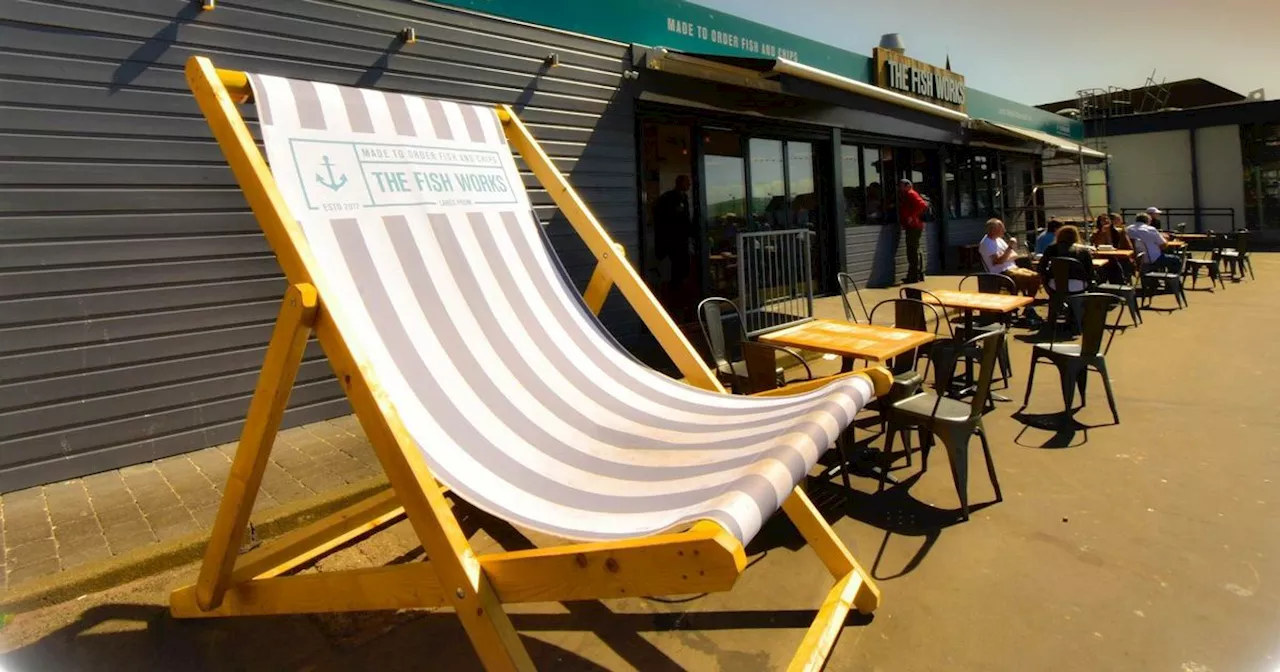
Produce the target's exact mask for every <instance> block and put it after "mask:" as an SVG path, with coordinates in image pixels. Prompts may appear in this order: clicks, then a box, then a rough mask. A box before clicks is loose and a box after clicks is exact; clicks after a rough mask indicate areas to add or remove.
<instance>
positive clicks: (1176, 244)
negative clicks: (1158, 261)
mask: <svg viewBox="0 0 1280 672" xmlns="http://www.w3.org/2000/svg"><path fill="white" fill-rule="evenodd" d="M1164 246H1165V249H1168V248H1173V249H1178V248H1182V247H1186V246H1187V241H1185V240H1170V241H1167V242H1166V243H1165V244H1164Z"/></svg>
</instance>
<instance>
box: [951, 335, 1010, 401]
mask: <svg viewBox="0 0 1280 672" xmlns="http://www.w3.org/2000/svg"><path fill="white" fill-rule="evenodd" d="M1007 333H1008V331H1007V330H1005V329H999V330H997V331H992V332H988V333H985V334H982V335H981V336H974V337H973V338H971V339H969V340H968V341H965V343H964V345H963V346H962V347H961V352H964V351H966V350H968V349H970V348H973V347H978V346H981V347H982V358H981V359H980V360H979V361H980V362H981V364H980V365H979V367H978V387H977V389H975V390H974V391H973V399H971V400H970V401H969V419H970V420H977V419H978V418H981V417H982V413H983V411H984V410H985V409H986V407H987V400H988V399H989V398H990V397H991V379H992V378H993V377H994V376H995V369H996V355H998V354H999V352H1000V346H1001V345H1002V344H1003V343H1004V339H1005V335H1006V334H1007ZM937 412H938V411H937V408H936V407H935V408H934V413H935V414H936V413H937Z"/></svg>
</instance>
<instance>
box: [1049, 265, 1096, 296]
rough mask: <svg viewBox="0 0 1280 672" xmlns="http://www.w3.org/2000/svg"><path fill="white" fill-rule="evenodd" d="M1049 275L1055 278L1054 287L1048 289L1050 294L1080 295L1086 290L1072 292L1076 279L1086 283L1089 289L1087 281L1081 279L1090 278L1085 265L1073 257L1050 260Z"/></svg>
mask: <svg viewBox="0 0 1280 672" xmlns="http://www.w3.org/2000/svg"><path fill="white" fill-rule="evenodd" d="M1049 275H1051V276H1053V287H1048V288H1047V289H1048V290H1049V293H1050V294H1059V295H1062V294H1079V293H1080V292H1082V291H1084V290H1078V291H1075V292H1073V291H1071V280H1073V279H1075V280H1077V281H1080V282H1084V284H1085V286H1086V287H1087V286H1088V285H1089V283H1088V282H1087V281H1083V280H1080V278H1087V277H1089V274H1088V272H1087V271H1086V269H1085V267H1084V264H1082V263H1080V260H1079V259H1075V258H1073V257H1054V258H1052V259H1050V260H1049Z"/></svg>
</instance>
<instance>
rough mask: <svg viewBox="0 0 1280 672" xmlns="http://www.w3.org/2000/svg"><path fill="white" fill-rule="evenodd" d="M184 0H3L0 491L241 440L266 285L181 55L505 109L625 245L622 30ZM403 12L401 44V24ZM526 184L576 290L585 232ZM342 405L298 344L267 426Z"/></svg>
mask: <svg viewBox="0 0 1280 672" xmlns="http://www.w3.org/2000/svg"><path fill="white" fill-rule="evenodd" d="M199 4H200V3H198V2H193V1H192V0H100V1H97V2H92V3H91V2H88V1H87V0H86V1H85V2H59V1H57V0H43V1H41V2H34V1H27V0H5V1H4V3H3V7H4V9H3V11H2V12H0V492H3V491H8V490H13V489H16V488H21V487H25V486H28V485H32V484H36V483H41V482H48V481H52V480H59V479H63V478H69V477H73V476H76V475H80V474H85V473H91V472H95V471H100V470H103V469H106V468H111V467H117V466H120V465H124V464H130V463H135V462H140V461H145V460H151V459H155V458H159V457H163V456H166V455H171V454H174V453H178V452H182V451H187V450H193V449H196V448H200V447H204V446H207V445H211V444H215V443H220V442H225V441H229V440H233V439H234V438H235V437H236V435H237V434H238V431H239V425H240V418H241V417H242V416H243V414H244V412H245V409H246V408H247V405H248V398H249V395H250V393H251V391H252V388H253V385H254V382H255V379H256V373H257V368H258V366H259V365H260V363H261V360H262V356H263V352H264V347H265V344H266V341H267V339H268V336H269V333H270V330H271V323H272V321H273V319H274V316H275V313H276V308H277V302H278V301H279V297H280V296H281V295H282V293H283V291H284V282H283V279H282V278H281V275H280V270H279V267H278V266H277V264H276V262H275V259H274V257H273V256H272V255H271V253H270V251H269V250H268V249H267V246H266V244H265V241H264V239H263V238H262V236H261V234H260V233H259V230H258V227H257V224H256V223H255V221H254V219H253V217H252V216H251V215H250V214H249V213H248V211H247V208H246V206H245V202H244V199H243V197H242V195H241V194H240V191H239V189H238V188H237V187H236V185H235V183H234V181H233V178H232V176H231V173H230V171H229V170H228V169H227V168H226V166H225V163H224V161H223V158H222V155H221V152H220V151H219V149H218V147H217V145H216V144H215V143H214V142H213V141H212V139H211V137H210V135H209V132H208V130H207V126H206V125H205V122H204V120H203V118H202V117H201V115H200V113H199V110H198V109H197V107H196V105H195V102H194V100H193V99H192V98H191V95H190V94H189V92H188V90H187V87H186V83H185V80H184V78H183V74H182V68H183V64H184V62H185V60H186V59H187V57H188V56H191V55H192V54H206V55H209V56H211V57H212V58H213V59H214V61H215V63H216V64H217V65H218V66H220V67H225V68H236V69H246V70H255V71H260V72H269V73H274V74H280V75H285V76H290V77H298V78H307V79H316V80H323V81H329V82H335V83H339V84H348V85H359V86H367V87H378V88H385V89H389V90H398V91H409V92H415V93H422V94H426V95H432V96H438V97H445V98H452V99H457V100H466V101H478V102H487V103H496V102H505V103H512V104H515V105H516V106H517V107H518V108H519V110H520V111H521V114H522V117H523V118H524V119H525V121H526V122H527V123H528V124H529V126H530V128H531V129H532V131H533V133H534V135H535V136H537V137H538V138H539V139H540V140H541V141H542V142H543V145H544V147H545V148H546V149H547V151H548V153H549V154H551V155H552V156H553V157H554V159H555V161H556V163H557V165H559V166H560V168H561V169H562V170H565V171H567V172H568V173H569V174H570V177H571V180H572V182H573V183H574V184H575V185H576V186H577V187H578V188H579V189H580V191H581V193H582V194H583V196H584V198H585V199H586V200H587V201H588V203H589V204H590V205H592V206H593V209H594V211H595V212H596V214H597V216H599V217H600V219H601V220H602V221H603V222H604V223H605V225H606V226H607V227H609V228H610V229H611V230H612V232H613V234H614V235H615V236H616V237H617V239H618V240H619V241H621V242H624V243H625V244H627V245H628V246H629V247H631V249H630V250H629V253H630V254H632V255H636V254H637V250H636V249H635V245H636V242H637V239H638V236H637V223H636V213H637V202H636V186H635V185H636V174H635V170H636V161H635V141H634V115H633V96H632V95H631V94H630V93H629V92H627V91H625V90H622V89H620V87H621V85H622V83H623V81H624V80H623V79H622V73H623V72H624V70H625V66H626V64H627V63H628V62H629V59H628V58H627V47H625V46H623V45H618V44H614V43H608V42H603V41H598V40H592V39H588V38H582V37H576V36H572V35H567V34H564V33H560V32H554V31H547V30H541V29H537V28H534V27H530V26H525V25H520V24H513V23H508V22H503V21H499V20H496V19H492V18H488V17H480V16H477V15H473V14H468V13H464V12H459V11H455V10H450V9H445V8H439V7H433V6H429V5H424V4H419V3H412V2H407V1H402V0H360V1H359V2H356V1H354V0H352V1H344V0H220V2H219V3H218V7H217V9H216V10H215V11H212V12H201V11H200V9H199ZM404 26H413V27H415V28H416V30H417V34H418V42H417V43H416V44H412V45H404V44H401V43H400V42H399V40H398V39H397V37H396V36H397V33H398V32H399V31H400V29H401V28H402V27H404ZM552 52H555V53H557V54H559V56H560V63H561V66H560V67H557V68H554V69H548V68H547V66H546V65H544V59H545V58H546V56H547V55H548V54H550V53H552ZM243 111H244V112H245V114H246V115H247V116H249V117H252V115H253V111H252V109H251V108H245V109H244V110H243ZM251 126H253V127H254V132H255V133H256V132H257V131H256V124H252V123H251ZM526 183H527V184H528V185H530V186H533V185H534V181H533V179H532V177H531V176H529V175H528V174H527V173H526ZM532 197H533V199H534V202H535V205H536V206H537V210H538V214H539V216H540V217H541V218H542V220H543V221H544V222H549V234H550V236H551V238H552V240H553V243H554V244H555V245H556V247H557V249H558V250H559V251H560V253H561V256H562V258H563V259H564V261H565V263H566V266H567V267H568V268H569V270H570V272H571V273H572V274H573V275H574V277H575V279H576V280H577V282H579V283H580V284H582V285H585V282H586V278H587V276H588V275H589V273H590V263H589V262H590V260H589V257H588V255H587V253H586V250H585V247H584V246H582V244H581V243H580V242H578V241H577V239H576V237H574V236H573V234H572V232H571V230H570V229H569V228H568V225H567V224H566V223H565V222H563V221H562V219H561V218H560V217H559V216H558V213H557V212H556V210H555V208H554V207H553V206H552V204H551V200H550V199H549V198H548V197H547V195H546V193H545V192H544V191H542V190H540V189H535V190H534V191H532ZM604 317H605V320H606V323H608V324H610V327H611V328H612V330H613V331H614V333H615V334H616V335H618V336H619V338H620V340H622V341H623V342H624V343H625V342H627V341H628V339H629V338H632V337H635V336H637V335H638V329H637V327H636V323H635V321H634V319H633V318H632V317H631V316H630V313H629V311H628V310H627V309H626V308H625V306H624V305H621V304H620V302H618V301H617V299H616V298H615V299H613V301H612V302H611V303H610V304H609V305H608V306H607V307H606V310H605V315H604ZM345 412H347V406H346V402H345V400H344V399H343V398H342V394H341V391H340V390H339V388H338V386H337V385H336V383H335V382H334V381H333V380H332V378H331V375H330V371H329V368H328V364H327V362H326V361H325V360H324V357H323V355H322V353H321V352H320V350H319V348H318V347H317V346H316V345H315V344H314V343H313V344H312V346H311V348H310V349H309V350H308V352H307V356H306V362H305V364H304V365H303V367H302V371H301V373H300V375H299V377H298V385H297V387H296V388H295V390H294V393H293V397H292V400H291V408H290V411H289V413H288V415H287V417H286V422H287V423H290V424H297V423H302V422H307V421H313V420H317V419H321V418H324V417H330V416H334V415H338V414H342V413H345Z"/></svg>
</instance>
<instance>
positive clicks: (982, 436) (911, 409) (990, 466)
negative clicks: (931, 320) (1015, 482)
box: [880, 329, 1007, 520]
mask: <svg viewBox="0 0 1280 672" xmlns="http://www.w3.org/2000/svg"><path fill="white" fill-rule="evenodd" d="M1006 333H1007V332H1006V331H1005V330H1003V329H1001V330H999V331H993V332H990V333H986V334H980V335H978V336H975V337H973V338H971V339H969V340H968V341H966V342H965V343H964V345H963V347H966V348H968V347H973V348H978V349H979V350H980V351H981V353H982V357H981V366H980V369H979V374H978V388H977V390H975V391H974V395H973V398H972V399H971V400H969V402H968V403H966V402H963V401H960V400H957V399H952V398H950V397H945V396H942V395H940V394H937V393H934V392H920V393H919V394H915V395H912V396H910V397H907V398H906V399H901V400H899V401H896V402H895V403H894V404H893V406H892V408H891V410H890V412H889V430H888V433H887V434H886V439H885V453H886V454H891V453H892V452H893V441H894V437H895V436H896V435H897V434H899V433H904V432H905V431H906V430H908V429H910V428H918V429H920V430H921V431H923V432H929V433H930V434H931V435H932V436H936V437H938V439H939V440H941V441H942V445H943V447H944V448H946V451H947V457H948V460H949V461H950V463H951V477H952V479H953V480H954V481H955V486H956V494H958V495H959V497H960V514H961V518H962V519H963V520H968V519H969V439H970V438H971V437H972V436H973V435H975V434H977V435H978V439H979V440H980V441H981V442H982V452H983V455H984V456H985V457H986V461H987V474H988V475H990V477H991V487H992V488H993V489H994V490H995V494H996V499H995V501H997V502H999V501H1002V500H1003V499H1004V497H1003V495H1001V493H1000V481H999V480H998V479H997V478H996V466H995V463H994V462H993V461H992V459H991V445H990V444H989V443H988V442H987V434H986V431H985V430H984V429H983V426H982V414H983V412H984V409H985V408H986V405H987V398H988V396H989V395H990V394H991V378H992V375H993V374H994V372H995V364H996V355H997V353H999V351H1000V346H1001V344H1002V342H1003V341H1004V338H1005V335H1006ZM931 447H932V442H925V444H924V447H923V452H922V459H921V470H922V471H923V470H927V469H928V468H929V450H930V448H931ZM908 454H909V453H908ZM885 479H886V475H885V474H883V473H882V474H881V478H880V489H881V490H883V489H884V484H885Z"/></svg>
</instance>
